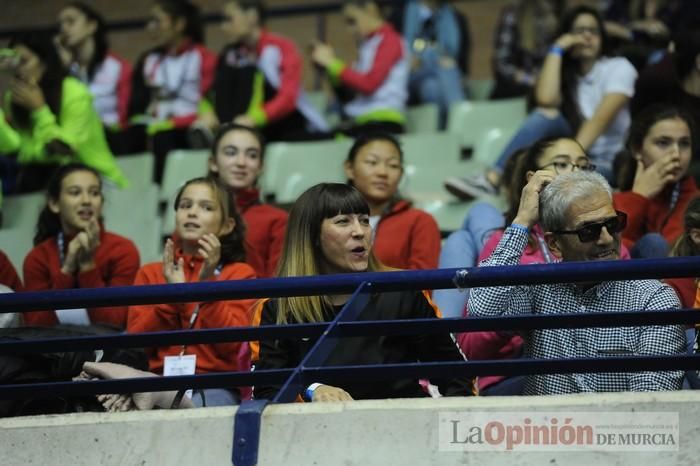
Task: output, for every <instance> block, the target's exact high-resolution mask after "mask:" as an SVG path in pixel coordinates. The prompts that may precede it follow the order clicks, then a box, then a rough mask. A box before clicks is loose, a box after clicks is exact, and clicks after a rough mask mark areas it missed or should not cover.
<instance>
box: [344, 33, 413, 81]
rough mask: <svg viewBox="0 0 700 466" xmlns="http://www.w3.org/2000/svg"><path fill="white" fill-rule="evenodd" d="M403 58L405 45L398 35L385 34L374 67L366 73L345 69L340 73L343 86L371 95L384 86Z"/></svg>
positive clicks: (375, 57)
mask: <svg viewBox="0 0 700 466" xmlns="http://www.w3.org/2000/svg"><path fill="white" fill-rule="evenodd" d="M402 56H403V44H402V43H401V38H400V36H399V35H398V34H396V33H385V34H384V36H383V37H382V41H381V43H380V44H379V47H377V53H376V54H375V56H374V62H372V67H371V68H370V70H369V71H367V72H366V73H360V72H359V71H355V70H353V69H352V68H350V67H347V66H346V67H345V68H344V69H343V71H342V72H341V73H340V79H341V80H342V82H343V84H345V85H347V86H348V87H351V88H352V89H355V90H356V91H358V92H361V93H362V94H365V95H369V94H372V93H373V92H374V91H376V90H377V89H378V88H379V86H381V85H382V83H383V82H384V80H385V79H386V78H387V76H388V75H389V72H390V71H391V68H392V67H393V66H394V65H395V64H396V62H397V61H399V60H401V58H402Z"/></svg>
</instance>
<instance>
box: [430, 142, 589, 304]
mask: <svg viewBox="0 0 700 466" xmlns="http://www.w3.org/2000/svg"><path fill="white" fill-rule="evenodd" d="M511 161H513V162H514V163H513V167H512V169H511V170H509V172H510V173H509V176H508V178H507V179H508V180H510V185H509V186H508V189H506V192H507V196H506V197H507V199H508V210H507V211H506V212H505V214H504V213H502V212H500V211H499V210H498V209H496V207H494V206H493V205H491V204H489V203H487V202H477V203H476V204H474V206H473V207H472V208H471V209H469V213H468V214H467V218H466V219H465V221H464V227H463V228H462V229H461V230H457V231H455V232H453V233H452V234H450V236H448V237H447V239H446V240H445V242H444V244H443V246H442V250H441V252H440V262H439V267H440V268H453V267H474V266H476V265H477V263H478V262H479V260H478V259H485V258H486V257H488V256H489V255H491V251H493V248H494V247H495V246H496V244H498V241H500V239H501V237H502V236H503V229H504V228H505V226H506V225H509V224H510V223H511V222H512V221H513V218H515V214H516V213H517V212H518V207H519V206H520V197H521V194H522V190H523V188H524V187H525V185H526V184H527V183H528V181H530V178H532V176H533V174H534V173H535V172H536V171H537V170H545V171H547V172H549V173H550V174H552V175H553V176H556V175H559V174H562V173H568V172H571V171H573V170H587V171H591V170H595V165H593V164H592V163H591V162H590V160H589V159H588V156H587V155H586V152H584V150H583V148H582V147H581V145H580V144H579V143H578V142H576V140H575V139H572V138H568V137H558V138H550V139H543V140H541V141H538V142H536V143H535V144H533V145H532V146H530V147H529V148H527V149H524V150H523V151H522V152H520V153H519V154H516V155H515V156H514V157H511V159H510V160H509V162H511ZM553 261H554V258H553V257H552V255H551V254H550V253H549V250H548V249H547V245H546V244H545V243H544V236H543V233H542V228H541V227H540V225H539V224H538V225H535V227H534V228H533V229H532V231H531V232H530V237H529V239H528V247H527V249H526V250H525V253H524V254H523V256H522V258H521V261H520V263H521V264H544V263H549V262H553ZM468 297H469V295H468V291H467V292H465V291H464V290H456V289H454V290H435V292H434V293H433V298H434V299H435V303H436V304H437V305H438V306H439V307H440V310H441V311H442V313H443V314H444V315H445V316H449V317H460V316H461V315H462V313H463V311H464V306H465V305H466V303H467V298H468Z"/></svg>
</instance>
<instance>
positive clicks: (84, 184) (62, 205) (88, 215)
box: [24, 164, 139, 329]
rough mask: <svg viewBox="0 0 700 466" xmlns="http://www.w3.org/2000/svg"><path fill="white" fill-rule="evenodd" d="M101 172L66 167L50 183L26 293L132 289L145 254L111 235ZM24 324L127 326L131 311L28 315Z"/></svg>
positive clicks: (121, 308) (29, 258)
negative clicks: (104, 216) (105, 220)
mask: <svg viewBox="0 0 700 466" xmlns="http://www.w3.org/2000/svg"><path fill="white" fill-rule="evenodd" d="M103 205H104V195H103V193H102V182H101V181H100V177H99V174H98V173H97V171H95V170H94V169H93V168H90V167H87V166H85V165H79V164H69V165H64V166H62V167H60V168H59V169H58V170H57V171H56V173H55V174H54V176H53V177H52V178H51V180H50V181H49V187H48V193H47V203H46V207H44V209H43V210H42V212H41V214H40V215H39V221H38V222H37V228H36V235H35V236H34V248H33V249H32V250H31V251H30V252H29V254H27V257H26V258H25V259H24V284H25V290H26V291H40V290H65V289H73V288H103V287H109V286H126V285H131V284H132V283H133V281H134V276H135V275H136V271H137V270H138V268H139V253H138V251H137V249H136V246H134V243H132V242H131V241H130V240H128V239H127V238H124V237H122V236H119V235H115V234H114V233H110V232H109V231H106V230H105V228H104V225H103V219H102V206H103ZM24 323H25V324H26V325H34V326H54V325H56V324H59V323H62V324H75V325H90V324H106V325H109V326H112V327H115V328H117V329H123V328H125V326H126V307H124V306H117V307H102V308H94V309H64V310H57V311H35V312H28V313H25V314H24Z"/></svg>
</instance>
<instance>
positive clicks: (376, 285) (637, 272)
mask: <svg viewBox="0 0 700 466" xmlns="http://www.w3.org/2000/svg"><path fill="white" fill-rule="evenodd" d="M698 270H700V258H692V257H691V258H673V259H655V260H637V261H616V262H586V263H568V264H548V265H530V266H513V267H483V268H471V269H444V270H430V271H410V272H379V273H360V274H340V275H332V276H319V277H300V278H285V279H260V280H250V281H248V280H246V281H233V282H218V283H190V284H182V285H157V286H139V287H114V288H102V289H76V290H60V291H46V292H27V293H15V294H5V295H0V313H5V312H17V311H27V310H37V309H70V308H76V307H99V306H100V305H104V304H105V303H109V305H110V306H115V305H127V304H146V303H160V302H188V301H189V302H191V301H214V300H221V299H242V298H256V297H279V296H302V295H313V294H338V293H342V294H346V293H350V292H353V293H354V294H353V296H352V298H351V299H350V300H349V301H348V302H347V303H346V305H345V306H344V308H343V309H342V310H341V312H339V313H338V316H337V317H336V319H335V320H334V321H332V322H329V323H317V324H297V325H288V326H264V327H242V328H226V329H208V330H192V331H186V330H181V331H171V332H154V333H147V334H120V335H108V336H84V337H77V338H58V339H42V340H32V341H0V354H8V353H30V352H48V351H84V350H93V349H101V348H116V347H152V346H165V345H173V344H202V343H214V342H221V341H251V340H260V339H269V338H300V337H320V338H319V339H318V341H317V343H316V345H315V346H314V347H313V348H312V350H311V351H310V352H309V353H308V355H307V356H306V358H305V359H304V361H303V362H302V363H301V364H300V365H299V366H298V367H296V368H292V369H285V370H275V371H256V372H254V373H220V374H207V375H199V376H180V377H168V378H154V379H124V380H116V381H91V382H77V383H72V382H61V383H51V384H28V385H6V386H0V399H3V398H17V397H41V396H56V395H58V394H70V393H74V394H96V393H129V392H138V391H147V390H153V391H156V390H173V389H182V388H211V387H217V386H243V385H254V384H255V383H274V384H280V385H283V386H284V387H283V389H282V390H281V391H280V392H279V394H278V396H277V398H276V400H275V401H291V400H293V399H294V397H295V396H296V394H297V393H299V391H300V387H302V386H304V384H306V383H308V382H309V381H311V380H313V381H326V382H330V381H333V380H339V379H340V378H342V377H357V376H368V377H374V376H380V377H387V374H392V375H391V377H393V376H396V375H397V374H400V375H401V376H404V377H405V376H420V377H429V376H431V375H433V376H434V375H436V374H439V373H445V372H446V371H453V370H457V369H458V370H460V371H461V373H462V374H464V375H474V376H476V375H488V374H504V375H511V374H512V375H515V374H527V373H557V372H604V371H607V370H611V371H613V370H615V371H619V370H620V369H621V368H624V369H629V370H635V368H639V369H638V370H642V369H644V370H650V369H653V368H659V369H667V370H668V369H689V368H693V367H695V368H697V367H700V364H699V363H698V358H697V357H696V356H683V357H639V358H632V359H630V358H606V359H605V360H604V361H601V360H597V359H593V360H588V359H581V360H566V361H563V362H559V361H529V360H517V361H507V360H506V361H469V362H464V363H462V362H458V363H454V362H450V363H430V364H401V365H393V366H388V367H387V366H381V367H372V366H361V367H340V368H328V367H322V366H323V365H324V362H325V360H326V359H327V357H328V355H329V354H330V353H331V351H332V350H333V348H334V347H335V345H336V344H337V342H338V340H339V339H340V338H344V337H349V336H359V335H365V336H367V335H403V334H416V333H419V332H435V331H438V332H440V331H445V332H447V331H450V332H470V331H484V330H512V329H518V330H529V329H536V328H565V327H593V326H595V327H606V326H612V327H619V326H635V325H661V324H693V323H696V322H699V321H700V313H698V312H697V311H694V310H692V309H685V310H672V311H671V310H670V311H637V312H610V313H605V314H599V313H593V314H576V315H567V314H562V315H547V316H543V315H536V316H534V315H533V316H518V317H493V318H469V319H442V320H435V319H421V320H411V321H405V320H404V321H377V322H367V321H363V322H355V321H354V320H355V317H356V316H357V314H358V313H359V312H360V310H361V309H362V307H363V305H364V304H363V303H364V302H366V299H367V298H368V297H369V295H370V294H371V293H378V292H383V291H396V290H404V289H439V288H453V287H455V286H458V287H464V288H472V287H477V286H496V285H504V284H538V283H557V282H570V283H575V282H586V281H591V280H596V281H603V280H616V279H620V278H621V277H625V279H644V278H653V277H655V278H668V277H689V276H695V275H696V274H697V273H698ZM632 360H634V361H636V362H634V363H631V362H630V361H632Z"/></svg>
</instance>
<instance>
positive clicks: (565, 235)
mask: <svg viewBox="0 0 700 466" xmlns="http://www.w3.org/2000/svg"><path fill="white" fill-rule="evenodd" d="M626 221H627V218H626V215H625V213H624V212H620V211H616V210H615V209H614V207H613V203H612V193H611V189H610V186H609V185H608V183H607V182H606V181H605V179H604V178H603V177H602V176H601V175H600V174H598V173H591V172H586V171H575V172H573V173H567V174H563V175H559V176H557V177H554V176H553V175H552V174H551V173H550V172H548V171H545V170H538V171H537V172H535V174H534V175H533V176H532V178H531V179H530V181H529V182H528V184H527V185H526V186H525V188H524V189H523V193H522V197H521V201H520V207H519V209H518V213H517V214H516V216H515V218H514V219H513V222H512V224H511V225H510V226H509V227H508V228H506V230H505V232H504V233H503V237H502V238H501V240H500V241H499V243H498V245H497V246H496V248H495V249H494V251H493V253H492V254H491V256H489V258H488V259H486V260H485V261H484V262H482V264H481V265H483V266H499V265H516V264H518V263H519V262H520V260H521V257H522V255H523V253H524V251H525V249H526V247H527V243H528V234H529V232H530V231H531V230H532V229H533V227H534V226H535V225H536V224H537V223H539V224H540V225H541V226H542V231H543V232H544V238H545V241H546V243H547V247H548V248H549V250H550V252H551V253H552V255H553V256H554V257H557V258H559V259H561V260H563V261H565V262H570V261H598V260H615V259H619V258H620V247H621V233H622V231H623V230H624V228H625V224H626ZM621 278H622V277H621ZM679 304H680V303H679V301H678V297H677V296H676V293H675V292H674V291H673V289H672V288H671V287H669V286H668V285H664V284H662V283H661V282H659V281H657V280H619V281H608V282H599V283H595V282H590V283H581V284H566V283H562V284H546V285H531V286H499V287H484V288H474V289H472V290H471V295H470V297H469V303H468V305H469V313H470V314H471V315H473V316H480V317H486V316H499V315H500V316H516V315H521V314H538V315H539V314H542V315H548V314H561V313H568V314H572V313H585V312H594V313H605V312H610V311H617V312H625V311H637V310H665V309H673V308H677V307H678V306H679ZM524 338H525V341H526V344H525V356H526V357H529V358H534V359H560V358H604V357H606V356H611V355H615V356H622V355H630V356H633V355H675V354H683V353H684V352H685V346H686V336H685V331H684V328H683V326H680V325H665V326H659V325H649V326H641V327H618V328H582V329H573V328H572V329H551V330H533V331H531V332H528V333H527V334H526V335H524ZM682 379H683V372H682V371H665V372H649V371H647V372H634V373H620V372H617V373H587V374H552V375H533V376H529V377H527V379H526V382H525V391H524V393H525V394H526V395H553V394H565V393H579V392H608V391H657V390H678V389H680V388H681V383H682Z"/></svg>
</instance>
